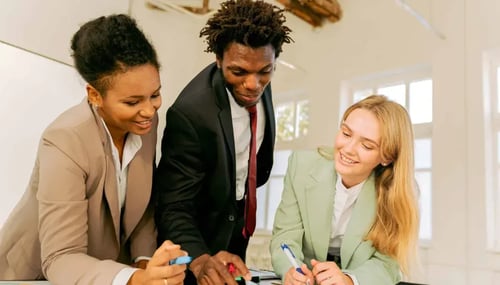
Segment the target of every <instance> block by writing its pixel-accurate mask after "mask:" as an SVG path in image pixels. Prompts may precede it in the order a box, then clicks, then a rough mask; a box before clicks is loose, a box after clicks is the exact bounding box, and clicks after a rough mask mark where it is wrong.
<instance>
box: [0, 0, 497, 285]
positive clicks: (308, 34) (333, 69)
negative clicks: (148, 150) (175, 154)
mask: <svg viewBox="0 0 500 285" xmlns="http://www.w3.org/2000/svg"><path fill="white" fill-rule="evenodd" d="M45 2H47V1H45ZM48 2H49V4H46V5H43V6H42V5H41V4H38V1H33V0H32V1H28V0H23V1H13V0H11V1H9V2H8V3H7V4H4V3H2V9H0V41H4V42H9V43H12V44H14V45H17V46H21V47H23V48H26V49H28V50H33V51H35V52H36V53H41V54H44V55H46V56H49V57H53V58H56V59H58V60H61V61H64V62H68V58H69V57H68V52H67V49H68V43H69V38H70V35H71V34H72V33H73V32H74V31H75V30H76V28H77V26H78V24H79V23H82V22H84V21H85V20H86V19H88V18H89V17H91V16H97V15H99V14H107V12H111V11H113V12H120V11H123V10H124V9H127V7H128V2H127V1H121V2H117V1H105V2H104V3H103V2H102V1H97V0H93V1H91V3H90V4H89V1H85V3H83V2H80V1H77V0H71V1H70V0H67V1H63V2H64V3H61V4H59V5H63V6H64V7H65V11H62V10H61V8H55V6H54V5H55V3H56V2H60V1H54V0H52V1H48ZM200 2H201V1H200ZM340 2H341V5H342V7H343V9H344V18H343V19H342V20H341V21H340V22H338V23H335V24H326V25H325V26H324V27H323V28H320V29H312V28H311V27H310V26H309V25H308V24H306V23H305V22H303V21H301V20H299V19H298V18H296V17H295V16H293V15H289V16H288V17H287V18H288V25H289V26H290V27H291V28H292V30H293V31H294V33H293V38H294V39H295V43H293V44H291V45H285V46H284V51H283V54H282V55H281V59H283V60H285V61H287V62H290V63H293V64H294V65H296V66H298V67H300V69H301V70H303V71H301V76H302V77H303V81H302V82H301V84H303V85H304V87H305V89H306V90H307V92H308V94H309V96H310V102H311V106H310V108H311V125H310V132H309V136H308V138H307V139H306V141H305V142H304V143H303V144H301V145H300V146H296V147H314V146H316V145H319V144H330V143H331V142H332V141H333V136H334V133H335V130H336V128H337V127H336V126H337V125H338V124H337V123H338V112H337V110H338V108H339V96H340V86H341V82H342V81H343V80H349V79H352V78H357V77H360V76H364V75H367V74H373V73H377V72H381V71H388V70H396V69H401V68H407V67H412V66H416V65H421V64H428V65H430V66H431V67H432V75H433V81H434V96H435V97H434V102H433V108H434V114H433V119H434V129H433V178H434V180H433V185H432V186H433V189H434V190H433V191H434V192H433V240H432V241H431V243H430V244H429V245H428V246H427V247H425V248H423V249H422V250H421V256H422V262H423V265H424V267H423V272H422V273H421V275H419V276H418V277H416V278H415V279H414V280H415V281H422V282H426V283H429V284H436V285H439V284H459V285H465V284H486V285H493V284H499V283H498V280H500V255H499V254H498V253H492V252H489V251H487V250H486V230H485V227H486V222H485V220H486V217H485V199H486V197H485V191H484V189H485V182H484V181H485V174H484V173H485V167H484V165H485V159H484V153H485V147H484V140H483V137H484V132H485V131H484V128H483V127H482V126H483V125H484V119H483V115H482V114H483V102H482V92H483V88H482V80H483V79H482V77H481V73H482V65H481V64H482V56H483V53H484V52H485V51H487V50H490V49H494V48H500V32H499V31H498V27H500V17H498V15H500V3H499V2H498V1H497V0H441V1H432V0H425V1H421V0H418V1H417V0H410V1H407V2H408V3H410V4H411V5H413V6H415V7H416V8H417V10H418V11H419V12H420V13H421V14H423V15H424V16H425V17H426V18H427V19H429V20H430V21H431V22H432V23H433V24H434V25H435V26H436V28H437V29H439V31H440V32H442V33H443V34H444V35H445V36H446V38H445V39H444V40H442V39H439V38H438V37H436V36H435V35H433V34H432V33H431V32H430V31H429V30H427V29H425V28H424V27H423V26H422V25H421V24H419V23H418V21H417V20H416V19H415V18H414V17H412V16H411V15H410V14H408V13H407V12H405V11H404V10H403V9H401V8H400V7H398V6H397V5H396V3H395V1H394V0H373V1H340ZM51 3H52V4H51ZM5 5H7V8H8V9H10V11H11V12H10V13H7V12H5V11H6V9H3V8H4V7H3V6H5ZM32 5H35V6H36V7H37V9H38V10H37V13H34V12H31V11H32V9H33V8H28V6H32ZM37 5H38V6H37ZM21 8H22V9H21ZM35 10H36V9H35ZM40 11H42V13H41V14H40V13H39V12H40ZM130 13H131V15H133V16H134V17H136V18H137V20H138V22H139V24H140V25H141V26H142V27H143V29H144V31H145V32H146V34H148V35H149V36H150V38H151V39H152V41H153V43H154V44H155V46H156V49H157V50H158V52H159V55H160V60H161V63H162V65H163V68H162V71H161V76H162V83H163V88H162V90H163V98H164V105H163V106H162V109H161V110H160V113H161V118H162V122H161V124H160V127H159V130H160V131H162V130H163V126H164V114H165V111H166V109H167V108H168V106H170V105H171V104H172V102H173V101H174V100H175V97H176V95H177V94H178V93H179V91H180V90H181V89H182V88H183V87H184V85H185V84H186V83H187V82H188V81H189V80H190V79H191V78H192V77H193V76H194V75H195V74H196V73H197V72H198V71H199V70H200V69H201V68H202V67H203V66H205V65H206V64H207V63H209V62H211V61H212V60H213V59H214V55H212V54H206V53H204V52H203V50H204V49H205V44H204V43H203V40H202V39H201V38H199V37H198V34H199V31H200V29H201V28H202V27H203V26H204V23H205V21H206V19H207V18H206V17H198V18H196V17H191V16H188V15H186V14H182V13H179V12H177V11H167V12H165V11H159V10H152V9H150V8H148V7H146V5H145V3H144V1H143V0H134V1H131V4H130ZM13 14H14V15H15V16H12V15H13ZM41 15H45V18H47V17H49V15H50V17H49V18H50V19H55V20H51V22H50V23H49V24H47V25H45V24H43V23H42V22H41V20H42V19H43V18H42V16H41ZM68 15H71V17H69V16H68ZM31 19H33V21H34V22H33V23H31V22H30V21H31ZM61 23H64V24H61ZM14 27H16V28H14ZM21 31H22V32H21ZM41 35H43V40H41V37H40V36H41ZM0 64H3V62H2V63H0ZM1 72H2V73H3V72H4V71H1ZM286 72H287V71H286V68H285V67H283V66H278V70H277V74H276V77H275V80H274V83H273V86H274V87H275V93H276V94H278V93H279V92H280V91H284V90H286V89H287V86H288V84H289V83H290V80H292V79H290V78H293V77H291V76H288V75H283V74H280V73H286ZM2 78H3V75H2ZM27 82H30V80H29V79H28V80H27ZM0 96H2V97H3V98H5V96H6V94H3V93H0ZM30 96H31V97H35V95H33V94H30ZM31 97H30V98H31ZM279 100H280V98H275V101H279ZM4 102H6V101H5V100H4ZM46 104H51V103H49V102H47V103H46ZM2 105H3V104H2ZM0 110H2V113H3V112H4V109H0ZM8 110H9V112H12V113H13V112H14V111H13V110H14V109H8ZM13 114H14V113H13ZM52 115H54V114H52ZM36 128H37V129H36V130H33V133H36V132H38V131H39V130H38V127H36ZM2 146H3V147H5V145H4V144H3V143H2ZM278 147H280V146H278ZM16 166H17V165H16ZM18 166H19V167H21V168H25V167H26V168H29V169H30V168H31V166H32V161H30V162H29V163H22V164H21V163H19V164H18ZM28 172H29V170H28ZM15 175H16V174H15V173H14V174H13V176H12V177H16V178H17V179H19V181H20V182H19V184H20V185H22V186H23V187H21V188H18V189H16V190H17V191H23V189H24V185H25V183H26V181H24V180H25V179H24V177H19V176H15ZM0 191H2V192H1V193H2V197H3V195H4V193H5V192H3V191H4V189H0ZM0 217H1V215H0Z"/></svg>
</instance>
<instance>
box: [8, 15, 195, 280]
mask: <svg viewBox="0 0 500 285" xmlns="http://www.w3.org/2000/svg"><path fill="white" fill-rule="evenodd" d="M71 48H72V51H73V57H74V60H75V66H76V68H77V70H78V72H79V73H80V74H81V75H82V77H83V78H84V79H85V80H86V82H87V85H86V90H87V98H85V100H83V102H82V103H80V104H78V105H77V106H74V107H72V108H70V109H69V110H67V111H66V112H64V113H63V114H61V115H60V116H59V117H58V118H57V119H56V120H55V121H54V122H52V123H51V124H50V125H49V126H48V128H47V129H46V130H45V131H44V133H43V135H42V138H41V140H40V144H39V149H38V154H37V159H36V162H35V167H34V170H33V173H32V176H31V180H30V183H29V186H28V189H27V191H26V192H25V194H24V196H23V197H22V199H21V201H20V202H19V204H18V205H17V207H16V208H15V209H14V211H13V212H12V213H11V215H10V217H9V219H8V221H7V222H6V223H5V225H4V227H3V229H2V231H1V232H0V279H2V280H29V279H44V278H47V279H48V280H49V281H50V282H51V284H53V285H57V284H64V285H67V284H99V285H101V284H153V285H154V284H156V285H165V284H169V285H174V284H182V282H183V279H184V270H185V269H186V266H185V265H172V266H170V265H168V261H169V260H170V259H173V258H176V257H178V256H181V255H185V254H186V252H184V251H182V250H181V249H180V247H179V246H178V245H174V244H172V243H171V242H169V241H166V242H165V243H164V244H163V245H161V246H160V248H159V249H158V250H156V230H155V225H154V221H153V203H154V199H153V198H154V197H153V194H152V191H151V189H152V185H151V184H152V175H153V168H154V164H155V149H156V127H157V121H158V119H157V110H158V108H159V107H160V105H161V97H160V77H159V63H158V60H157V56H156V52H155V50H154V48H153V46H152V45H151V44H150V43H149V42H148V40H147V39H146V38H145V36H144V34H143V33H142V32H141V31H140V29H139V28H138V27H137V26H136V23H135V21H134V20H133V19H131V18H130V17H128V16H126V15H112V16H108V17H100V18H97V19H95V20H92V21H90V22H88V23H86V24H84V25H83V26H82V27H81V28H80V29H79V30H78V32H77V33H76V34H75V35H74V37H73V39H72V43H71ZM155 250H156V251H155ZM149 258H151V260H149V262H147V260H148V259H149Z"/></svg>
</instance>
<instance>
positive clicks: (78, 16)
mask: <svg viewBox="0 0 500 285" xmlns="http://www.w3.org/2000/svg"><path fill="white" fill-rule="evenodd" d="M0 6H1V7H2V8H1V9H0V22H1V25H0V41H2V42H5V43H9V44H11V45H14V46H18V47H21V48H23V49H27V50H29V51H32V52H34V53H37V54H41V55H43V56H46V57H50V58H53V59H56V60H58V61H62V62H66V63H69V64H70V63H71V58H70V53H69V47H70V39H71V36H72V35H73V34H74V33H75V32H76V30H77V29H78V27H79V26H80V25H81V24H82V23H85V22H86V21H88V20H89V19H92V18H96V17H98V16H101V15H105V14H109V13H127V12H128V8H129V1H128V0H102V1H101V0H85V1H82V0H71V1H59V0H44V1H38V0H2V2H1V4H0Z"/></svg>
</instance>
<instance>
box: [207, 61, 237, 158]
mask: <svg viewBox="0 0 500 285" xmlns="http://www.w3.org/2000/svg"><path fill="white" fill-rule="evenodd" d="M212 86H213V88H214V92H215V97H216V103H217V106H218V107H219V110H220V111H219V114H218V117H219V123H220V125H221V128H222V133H223V134H224V139H225V141H226V146H227V147H228V148H229V152H230V155H231V161H233V162H234V161H235V150H234V133H233V118H232V117H231V107H230V106H229V98H227V96H228V94H227V91H226V86H225V85H224V79H223V78H222V73H221V71H220V69H218V68H216V70H215V71H214V76H213V79H212ZM233 168H234V165H233Z"/></svg>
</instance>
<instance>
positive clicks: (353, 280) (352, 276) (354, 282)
mask: <svg viewBox="0 0 500 285" xmlns="http://www.w3.org/2000/svg"><path fill="white" fill-rule="evenodd" d="M344 274H345V275H347V276H349V277H350V278H351V280H352V284H354V285H359V282H358V279H357V278H356V276H354V275H352V274H351V273H347V272H344Z"/></svg>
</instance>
